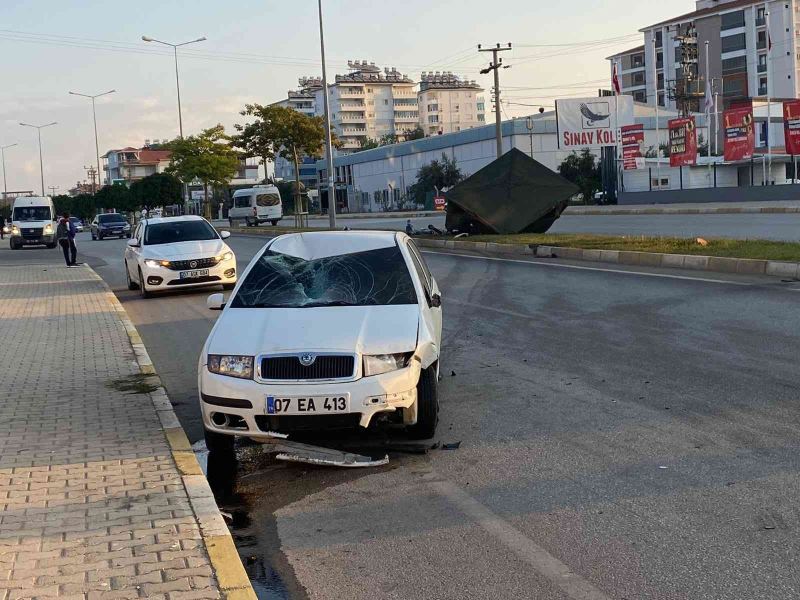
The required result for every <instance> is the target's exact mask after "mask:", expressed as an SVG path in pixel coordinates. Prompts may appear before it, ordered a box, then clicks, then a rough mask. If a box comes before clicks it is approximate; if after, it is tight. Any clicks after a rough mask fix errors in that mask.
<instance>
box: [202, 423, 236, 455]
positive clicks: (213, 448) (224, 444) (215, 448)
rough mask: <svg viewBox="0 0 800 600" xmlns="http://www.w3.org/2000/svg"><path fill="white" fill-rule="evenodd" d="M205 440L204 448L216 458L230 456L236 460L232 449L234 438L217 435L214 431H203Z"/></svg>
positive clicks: (234, 444)
mask: <svg viewBox="0 0 800 600" xmlns="http://www.w3.org/2000/svg"><path fill="white" fill-rule="evenodd" d="M203 434H204V437H205V440H206V448H208V451H209V452H211V453H212V454H214V455H216V456H231V457H233V458H234V459H235V458H236V453H235V452H234V448H235V446H236V438H235V437H234V436H232V435H225V434H224V433H217V432H216V431H209V430H208V429H204V430H203Z"/></svg>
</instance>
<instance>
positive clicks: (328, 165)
mask: <svg viewBox="0 0 800 600" xmlns="http://www.w3.org/2000/svg"><path fill="white" fill-rule="evenodd" d="M317 6H318V8H319V53H320V57H321V59H322V101H323V104H324V108H325V169H326V170H327V172H328V226H329V227H330V228H331V231H333V230H334V229H336V187H335V180H334V177H333V143H332V141H331V107H330V103H329V100H328V74H327V71H326V68H325V33H324V31H323V28H322V0H317Z"/></svg>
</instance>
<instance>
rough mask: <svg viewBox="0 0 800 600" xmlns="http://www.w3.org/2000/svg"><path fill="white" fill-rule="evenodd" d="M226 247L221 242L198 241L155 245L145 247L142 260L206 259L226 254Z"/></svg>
mask: <svg viewBox="0 0 800 600" xmlns="http://www.w3.org/2000/svg"><path fill="white" fill-rule="evenodd" d="M227 250H228V247H227V246H226V245H225V243H224V242H223V241H222V240H200V241H196V242H178V243H177V244H156V245H155V246H145V247H144V249H143V250H142V255H143V257H144V258H160V259H162V260H173V259H177V258H207V257H210V256H217V255H219V254H222V253H223V252H226V251H227Z"/></svg>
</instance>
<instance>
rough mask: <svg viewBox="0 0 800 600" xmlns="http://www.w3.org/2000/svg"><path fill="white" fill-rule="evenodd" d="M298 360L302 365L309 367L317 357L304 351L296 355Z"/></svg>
mask: <svg viewBox="0 0 800 600" xmlns="http://www.w3.org/2000/svg"><path fill="white" fill-rule="evenodd" d="M297 358H298V359H299V360H300V364H301V365H303V366H304V367H310V366H311V365H313V364H314V361H315V360H317V357H316V356H315V355H313V354H311V353H310V352H306V353H305V354H301V355H300V356H298V357H297Z"/></svg>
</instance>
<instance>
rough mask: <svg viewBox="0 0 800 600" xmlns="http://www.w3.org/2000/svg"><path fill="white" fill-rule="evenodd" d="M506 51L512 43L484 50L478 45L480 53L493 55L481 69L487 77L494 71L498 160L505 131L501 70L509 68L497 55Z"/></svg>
mask: <svg viewBox="0 0 800 600" xmlns="http://www.w3.org/2000/svg"><path fill="white" fill-rule="evenodd" d="M506 50H511V42H509V43H508V46H506V47H501V46H500V44H496V45H495V46H494V48H482V47H481V44H478V52H491V53H492V62H490V63H489V66H488V67H486V68H485V69H481V75H486V74H487V73H489V72H490V71H494V121H495V136H496V137H497V158H500V157H501V156H502V155H503V131H502V126H501V121H500V74H499V71H500V69H501V68H502V69H507V68H508V66H505V67H504V66H503V59H502V58H500V59H498V57H497V53H498V52H504V51H506Z"/></svg>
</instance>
